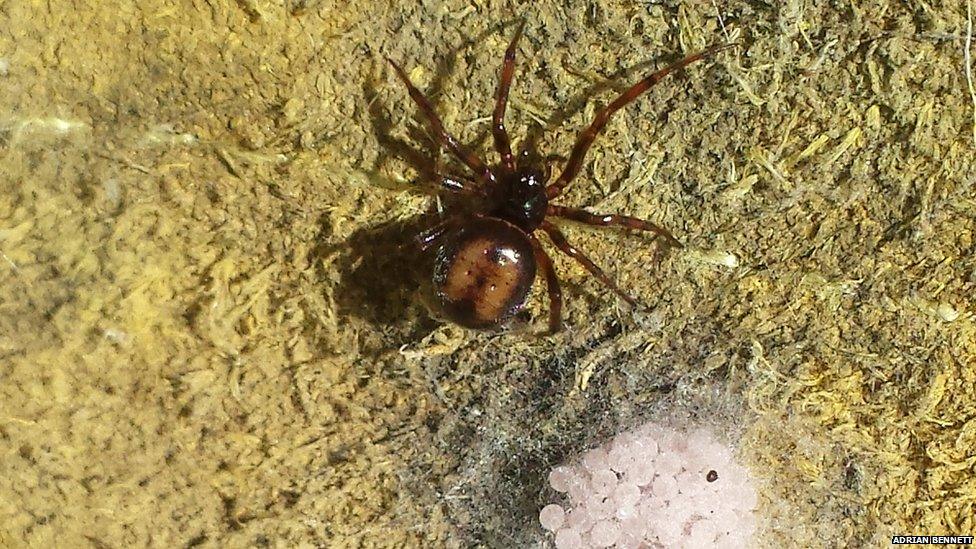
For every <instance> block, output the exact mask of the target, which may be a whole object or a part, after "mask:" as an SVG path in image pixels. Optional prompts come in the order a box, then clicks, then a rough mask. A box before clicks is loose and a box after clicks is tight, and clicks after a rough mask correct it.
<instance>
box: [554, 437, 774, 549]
mask: <svg viewBox="0 0 976 549" xmlns="http://www.w3.org/2000/svg"><path fill="white" fill-rule="evenodd" d="M549 484H550V485H551V486H552V488H553V489H554V490H556V491H557V492H562V493H564V494H566V496H567V499H568V502H567V503H566V504H563V505H559V504H552V505H547V506H545V507H544V508H543V509H542V511H541V512H540V513H539V521H540V522H541V523H542V526H543V527H544V528H545V529H547V530H549V531H551V532H553V535H554V539H555V544H556V547H557V549H582V548H588V547H620V548H640V547H689V548H698V547H716V546H718V547H746V546H747V545H748V544H749V541H750V540H751V538H752V535H753V533H754V531H755V519H754V516H753V509H754V508H755V506H756V492H755V490H754V488H753V483H752V480H751V478H750V476H749V473H748V471H747V470H746V469H745V468H744V467H742V466H740V465H738V464H737V463H736V462H735V461H734V459H733V455H732V451H731V449H730V448H729V447H727V446H725V445H723V444H721V443H720V442H718V441H717V440H716V439H715V438H714V437H713V436H712V435H711V434H710V433H708V432H707V431H704V430H699V431H694V432H690V433H682V432H678V431H675V430H674V429H670V428H668V427H664V426H660V425H657V424H647V425H644V426H642V427H639V428H638V429H636V430H634V431H630V432H627V433H623V434H619V435H617V436H616V437H614V439H613V440H612V441H611V442H610V443H608V444H606V445H605V446H601V447H598V448H594V449H591V450H589V451H587V452H585V453H584V454H583V456H582V459H581V460H580V462H579V463H575V464H567V465H561V466H559V467H556V468H555V469H553V470H552V472H551V473H550V474H549Z"/></svg>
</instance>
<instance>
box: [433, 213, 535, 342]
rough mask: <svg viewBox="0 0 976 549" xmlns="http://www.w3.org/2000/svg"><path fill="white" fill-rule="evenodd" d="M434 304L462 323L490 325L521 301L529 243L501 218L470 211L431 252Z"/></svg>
mask: <svg viewBox="0 0 976 549" xmlns="http://www.w3.org/2000/svg"><path fill="white" fill-rule="evenodd" d="M434 261H435V264H434V273H433V278H432V286H433V298H434V303H432V304H431V305H432V306H433V307H434V308H436V309H438V312H440V313H441V314H442V315H443V316H445V317H447V319H449V320H451V321H452V322H455V323H457V324H460V325H461V326H465V327H467V328H490V327H493V326H498V325H500V324H502V323H504V322H505V321H506V320H508V319H510V318H511V317H512V315H514V314H515V313H517V312H518V311H519V310H521V309H522V307H523V306H524V305H525V301H526V298H527V297H528V295H529V291H530V290H531V288H532V282H533V281H534V280H535V271H536V262H535V256H534V255H533V249H532V243H531V242H530V241H529V237H528V235H526V234H525V233H524V232H522V230H520V229H519V228H518V227H516V226H515V225H513V224H512V223H509V222H507V221H505V220H502V219H498V218H491V217H482V216H476V217H474V218H472V219H469V220H467V221H464V222H462V223H460V224H459V225H458V226H457V227H456V228H455V230H453V231H451V232H450V233H449V234H445V235H444V237H443V241H442V242H441V243H440V244H439V247H438V249H437V253H436V256H435V260H434Z"/></svg>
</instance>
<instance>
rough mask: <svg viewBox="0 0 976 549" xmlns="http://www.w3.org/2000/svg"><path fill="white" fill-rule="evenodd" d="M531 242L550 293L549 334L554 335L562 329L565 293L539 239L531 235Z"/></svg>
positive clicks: (536, 260)
mask: <svg viewBox="0 0 976 549" xmlns="http://www.w3.org/2000/svg"><path fill="white" fill-rule="evenodd" d="M529 241H530V242H532V249H533V250H535V262H536V263H537V264H538V265H539V268H540V269H542V274H544V275H545V277H546V290H547V291H548V292H549V333H550V334H554V333H556V332H558V331H559V329H560V328H561V327H562V310H563V291H562V289H561V288H560V287H559V277H557V276H556V269H554V268H553V266H552V259H551V258H550V257H549V254H547V253H546V251H545V250H544V249H542V244H540V243H539V239H537V238H536V237H534V236H532V235H531V234H530V235H529Z"/></svg>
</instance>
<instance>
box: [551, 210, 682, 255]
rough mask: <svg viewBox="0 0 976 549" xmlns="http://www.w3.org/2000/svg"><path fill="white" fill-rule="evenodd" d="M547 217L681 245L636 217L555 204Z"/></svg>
mask: <svg viewBox="0 0 976 549" xmlns="http://www.w3.org/2000/svg"><path fill="white" fill-rule="evenodd" d="M547 215H554V216H556V217H562V218H565V219H572V220H573V221H578V222H580V223H586V224H587V225H597V226H601V227H606V226H611V225H613V226H617V227H626V228H628V229H634V230H637V231H649V232H652V233H657V234H659V235H661V236H663V237H664V238H666V239H668V242H670V243H671V244H672V245H674V246H677V247H679V248H680V247H681V243H680V242H678V240H677V239H676V238H675V237H674V236H673V235H672V234H671V232H670V231H668V230H667V229H664V228H661V227H658V226H657V225H655V224H653V223H651V222H650V221H644V220H643V219H637V218H636V217H628V216H626V215H616V214H592V213H590V212H588V211H586V210H581V209H579V208H568V207H566V206H557V205H556V204H550V205H549V209H548V212H547Z"/></svg>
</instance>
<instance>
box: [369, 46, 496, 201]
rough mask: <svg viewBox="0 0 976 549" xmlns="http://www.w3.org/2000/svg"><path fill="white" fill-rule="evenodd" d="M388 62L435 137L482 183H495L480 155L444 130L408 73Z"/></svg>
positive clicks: (432, 108) (428, 102) (431, 107)
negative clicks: (424, 117) (408, 76)
mask: <svg viewBox="0 0 976 549" xmlns="http://www.w3.org/2000/svg"><path fill="white" fill-rule="evenodd" d="M386 60H387V61H389V62H390V64H391V65H393V69H394V70H395V71H396V74H397V76H398V77H400V80H402V81H403V83H404V84H406V86H407V91H408V92H409V93H410V98H411V99H413V101H414V103H416V104H417V106H418V107H420V110H421V111H423V113H424V116H426V117H427V123H428V124H429V125H430V129H431V130H432V131H433V132H434V134H435V135H437V138H438V139H440V141H441V143H443V144H444V146H445V147H447V148H448V149H449V150H450V151H451V152H452V153H454V156H456V157H458V160H460V161H461V162H464V164H465V165H466V166H467V167H469V168H471V171H473V172H474V173H476V174H477V175H478V178H479V179H480V180H481V181H483V182H486V183H494V181H495V174H493V173H491V170H490V169H488V166H487V165H486V164H485V163H484V162H483V161H482V160H481V159H480V158H478V155H476V154H474V153H473V152H471V151H469V150H468V149H467V148H465V147H464V145H462V144H461V143H459V142H458V140H457V139H456V138H455V137H454V136H453V135H451V134H450V133H448V131H447V130H445V129H444V123H443V122H441V119H440V118H439V117H438V116H437V113H435V112H434V107H433V106H432V105H431V104H430V101H428V100H427V98H426V97H424V94H422V93H420V90H418V89H417V88H416V87H414V85H413V84H412V83H410V79H409V78H407V73H405V72H403V69H401V68H400V66H399V65H397V64H396V63H394V62H393V60H392V59H390V58H389V57H388V58H387V59H386Z"/></svg>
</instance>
